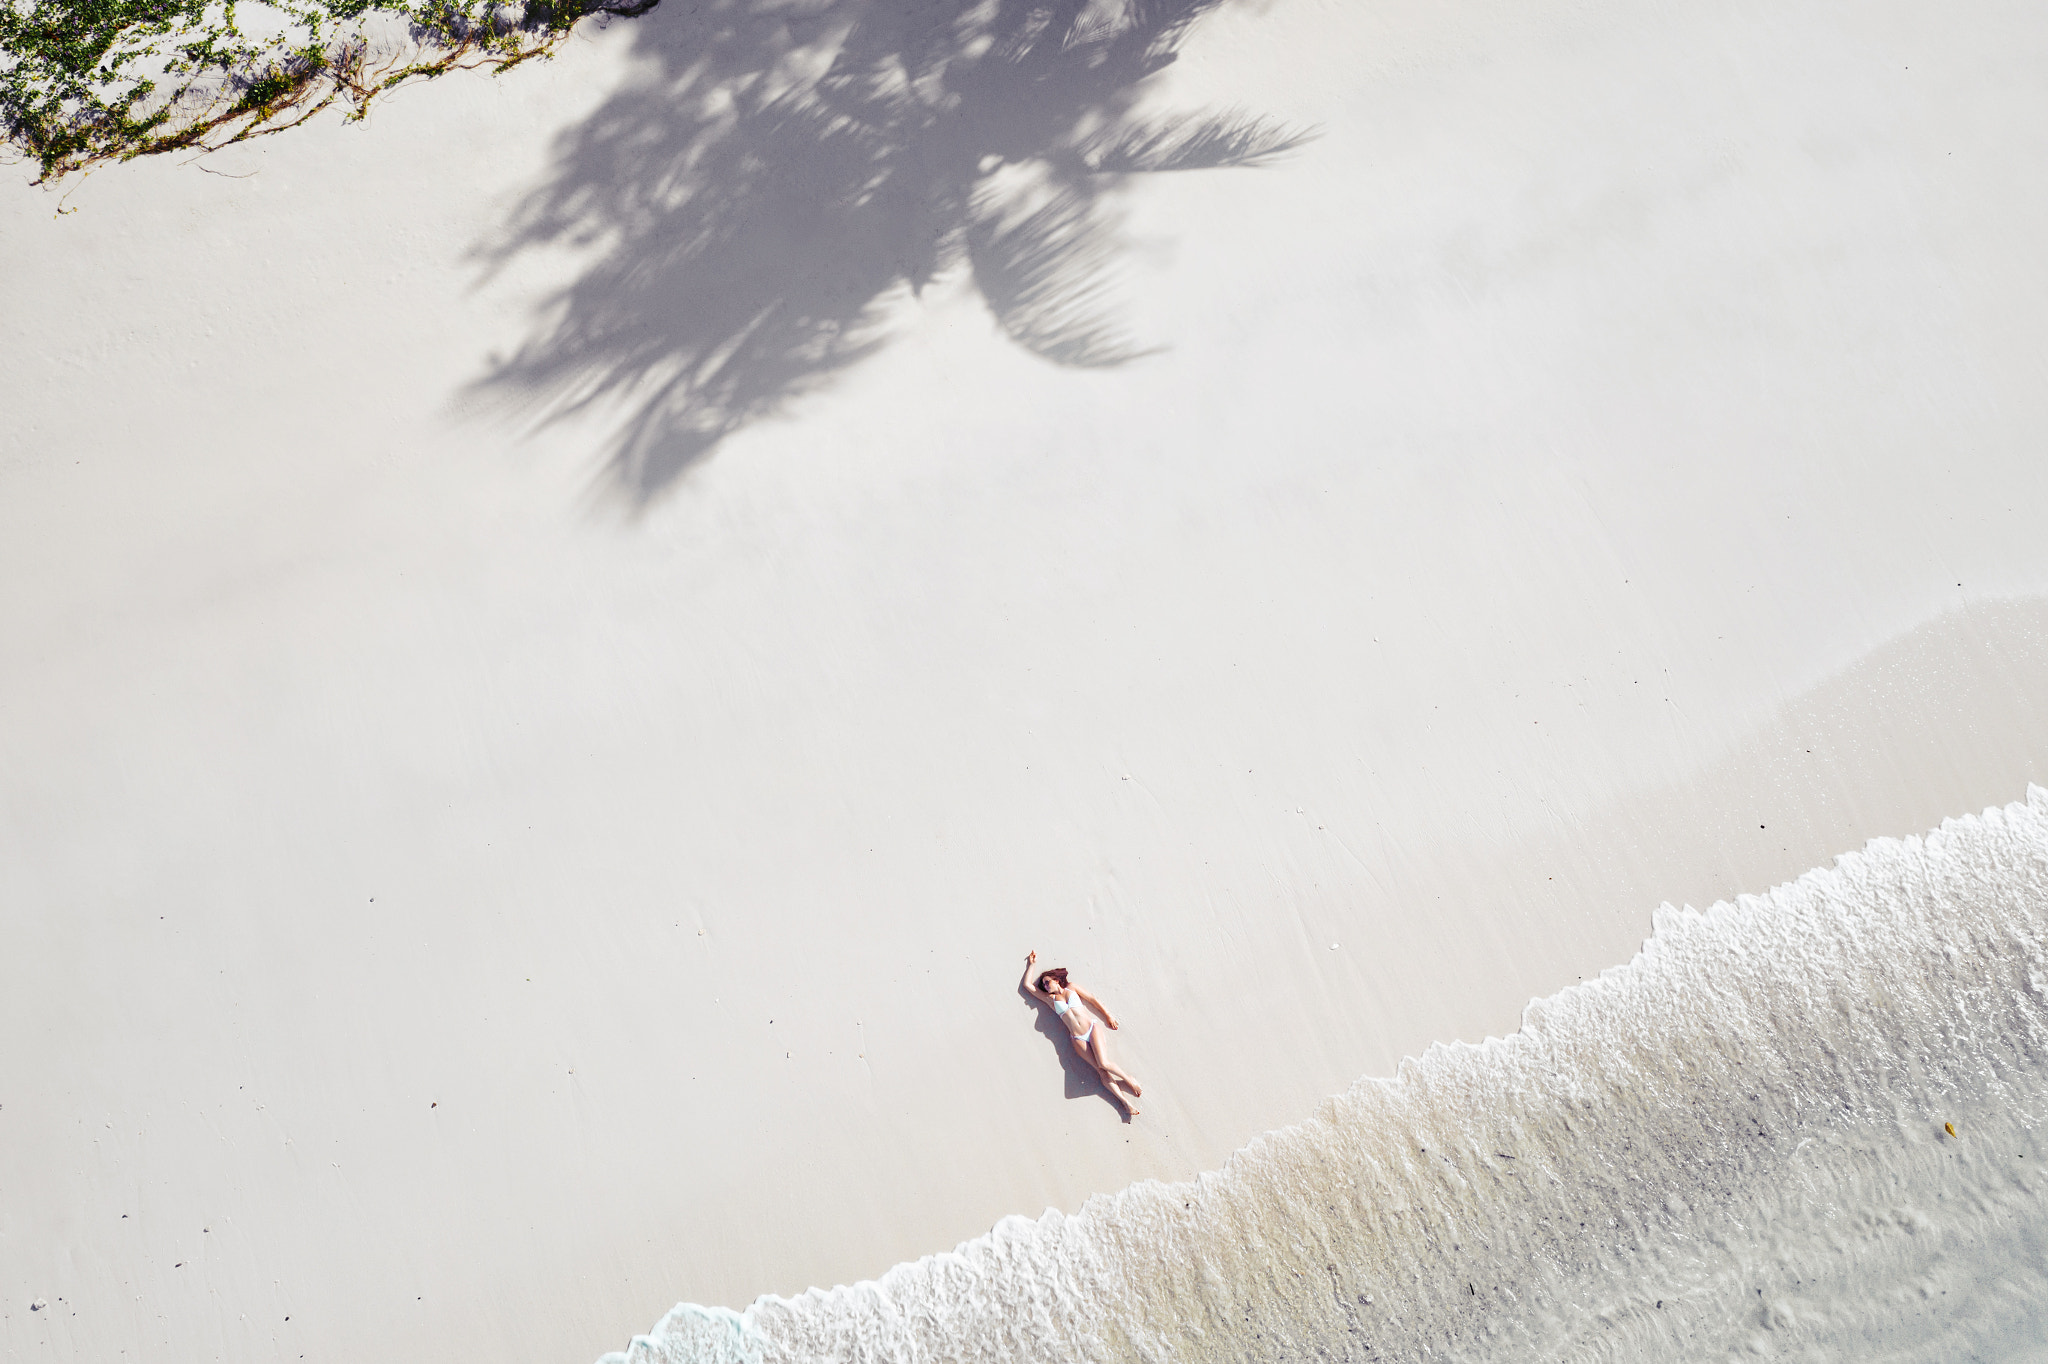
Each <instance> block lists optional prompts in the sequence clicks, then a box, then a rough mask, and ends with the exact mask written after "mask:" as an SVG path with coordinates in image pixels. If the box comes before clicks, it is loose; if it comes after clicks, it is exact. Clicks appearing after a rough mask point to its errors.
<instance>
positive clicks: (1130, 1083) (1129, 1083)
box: [1123, 1079, 1145, 1099]
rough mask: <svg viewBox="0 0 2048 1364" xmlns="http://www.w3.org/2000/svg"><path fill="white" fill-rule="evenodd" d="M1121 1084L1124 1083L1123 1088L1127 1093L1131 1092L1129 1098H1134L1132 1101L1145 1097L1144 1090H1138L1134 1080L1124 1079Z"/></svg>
mask: <svg viewBox="0 0 2048 1364" xmlns="http://www.w3.org/2000/svg"><path fill="white" fill-rule="evenodd" d="M1123 1083H1124V1088H1125V1089H1128V1090H1129V1091H1131V1097H1132V1098H1134V1099H1142V1098H1144V1097H1145V1091H1144V1090H1142V1089H1140V1088H1138V1082H1137V1081H1136V1080H1132V1079H1126V1080H1125V1081H1124V1082H1123Z"/></svg>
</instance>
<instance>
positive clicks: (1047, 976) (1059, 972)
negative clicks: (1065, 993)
mask: <svg viewBox="0 0 2048 1364" xmlns="http://www.w3.org/2000/svg"><path fill="white" fill-rule="evenodd" d="M1049 980H1056V981H1058V982H1059V983H1060V988H1061V989H1062V990H1065V989H1069V988H1071V987H1070V986H1068V984H1067V968H1066V967H1064V966H1055V967H1053V968H1052V969H1051V970H1050V971H1040V972H1039V973H1038V989H1039V993H1041V994H1048V995H1049V994H1051V993H1052V991H1050V990H1048V989H1046V988H1045V983H1046V982H1047V981H1049Z"/></svg>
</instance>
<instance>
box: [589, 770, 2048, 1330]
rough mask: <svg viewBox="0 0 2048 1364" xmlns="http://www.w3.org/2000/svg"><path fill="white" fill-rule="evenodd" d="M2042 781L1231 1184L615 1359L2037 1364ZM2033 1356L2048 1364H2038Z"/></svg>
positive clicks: (1093, 1209) (1055, 1228)
mask: <svg viewBox="0 0 2048 1364" xmlns="http://www.w3.org/2000/svg"><path fill="white" fill-rule="evenodd" d="M2044 1063H2048V789H2043V788H2040V787H2032V788H2030V789H2029V791H2028V799H2027V801H2026V802H2024V803H2019V804H2014V805H2009V806H2006V807H2004V808H2003V809H1991V810H1987V811H1985V812H1984V813H1983V814H1982V815H1979V816H1972V817H1966V818H1962V819H1954V820H1950V821H1948V822H1946V823H1944V824H1943V825H1942V827H1941V828H1940V829H1939V830H1937V831H1935V832H1933V833H1931V834H1928V835H1927V836H1925V837H1923V838H1908V839H1905V840H1894V839H1880V840H1876V841H1874V842H1872V843H1871V844H1869V845H1868V846H1867V847H1866V848H1864V849H1863V851H1861V852H1858V853H1852V854H1849V855H1846V856H1843V857H1841V858H1838V859H1837V861H1836V864H1835V865H1834V866H1833V867H1832V868H1825V869H1821V870H1816V871H1812V872H1809V873H1807V874H1806V875H1805V876H1803V877H1801V878H1800V879H1799V880H1798V881H1796V882H1794V883H1792V884H1789V885H1785V886H1780V887H1779V888H1777V889H1776V890H1773V891H1771V892H1770V893H1769V894H1766V895H1757V896H1744V897H1742V898H1740V899H1738V900H1736V901H1735V902H1734V903H1732V904H1728V903H1723V904H1718V905H1715V906H1714V907H1713V908H1712V909H1711V910H1708V911H1706V912H1704V913H1701V912H1698V911H1694V910H1685V911H1679V910H1674V909H1672V908H1671V907H1670V906H1668V905H1667V906H1665V907H1664V908H1663V909H1662V910H1660V911H1659V912H1658V914H1657V916H1656V921H1655V932H1654V934H1653V935H1652V936H1651V938H1650V939H1649V940H1648V941H1647V942H1646V943H1645V944H1644V946H1643V949H1642V951H1641V952H1640V953H1639V954H1638V955H1637V956H1636V958H1635V960H1634V961H1632V962H1630V963H1629V964H1628V965H1627V966H1622V967H1616V968H1614V969H1612V970H1609V971H1607V972H1605V973H1604V974H1603V975H1601V976H1600V978H1599V979H1597V980H1594V981H1590V982H1588V983H1586V984H1583V985H1577V986H1574V987H1572V988H1570V989H1567V990H1564V991H1562V992H1560V993H1558V994H1556V995H1553V996H1551V997H1550V998H1548V999H1545V1000H1540V1001H1537V1002H1536V1003H1533V1004H1531V1005H1530V1006H1529V1008H1528V1010H1527V1012H1526V1013H1525V1015H1524V1017H1523V1022H1522V1027H1521V1030H1520V1031H1519V1032H1517V1033H1516V1034H1515V1035H1514V1036H1512V1037H1509V1038H1507V1039H1505V1040H1489V1041H1488V1042H1486V1043H1485V1044H1484V1045H1481V1046H1469V1045H1463V1044H1460V1045H1456V1046H1439V1047H1435V1048H1432V1049H1431V1050H1430V1051H1429V1052H1428V1053H1427V1054H1426V1055H1425V1056H1423V1057H1422V1058H1421V1059H1419V1060H1409V1061H1407V1062H1404V1063H1403V1064H1402V1066H1401V1069H1400V1073H1399V1075H1398V1076H1397V1077H1395V1078H1394V1079H1391V1080H1386V1079H1367V1080H1362V1081H1360V1082H1359V1083H1358V1084H1356V1085H1354V1086H1353V1087H1352V1088H1351V1090H1350V1092H1348V1093H1346V1094H1344V1095H1342V1096H1341V1097H1338V1098H1334V1099H1330V1100H1328V1101H1326V1102H1325V1103H1324V1104H1323V1105H1322V1107H1321V1109H1320V1111H1319V1112H1318V1113H1317V1114H1316V1115H1315V1117H1314V1118H1313V1119H1311V1120H1310V1121H1308V1122H1306V1123H1303V1124H1301V1125H1300V1126H1297V1127H1292V1128H1288V1129H1286V1130H1284V1131H1280V1132H1274V1133H1270V1134H1268V1135H1266V1136H1264V1137H1261V1138H1259V1139H1258V1140H1256V1141H1254V1142H1252V1143H1251V1145H1249V1146H1248V1147H1246V1148H1245V1149H1244V1150H1242V1151H1239V1152H1238V1153H1237V1154H1235V1155H1234V1156H1232V1157H1231V1158H1230V1160H1229V1161H1228V1162H1227V1163H1226V1164H1225V1166H1224V1168H1223V1169H1222V1170H1220V1171H1217V1172H1215V1173H1211V1174H1205V1175H1203V1176H1201V1177H1200V1178H1199V1179H1196V1180H1193V1181H1191V1182H1188V1183H1184V1184H1162V1183H1158V1182H1156V1181H1155V1182H1147V1183H1143V1184H1138V1185H1134V1186H1132V1187H1131V1188H1128V1189H1125V1190H1123V1191H1122V1192H1120V1193H1117V1194H1114V1195H1108V1196H1103V1197H1098V1198H1094V1199H1091V1200H1090V1201H1089V1202H1088V1203H1087V1204H1086V1205H1085V1206H1084V1207H1083V1208H1082V1209H1081V1210H1080V1212H1078V1213H1076V1214H1073V1215H1071V1216H1068V1215H1063V1214H1061V1213H1058V1212H1048V1213H1047V1214H1045V1216H1043V1217H1041V1218H1038V1219H1037V1220H1035V1221H1034V1220H1029V1219H1026V1218H1023V1217H1011V1218H1007V1219H1005V1220H1004V1221H1003V1222H1002V1223H1000V1224H999V1225H997V1227H996V1228H995V1229H994V1230H993V1231H992V1232H990V1233H989V1234H988V1235H986V1236H983V1237H980V1238H979V1239H977V1240H974V1241H969V1242H967V1243H965V1244H963V1245H961V1246H960V1247H959V1248H958V1249H956V1250H954V1251H952V1252H951V1253H949V1254H942V1255H932V1256H927V1257H926V1258H924V1259H922V1260H919V1261H917V1262H916V1263H914V1264H904V1265H898V1266H897V1267H896V1268H894V1269H892V1270H890V1271H889V1272H888V1273H886V1274H884V1275H883V1276H882V1277H881V1278H880V1279H879V1280H877V1281H875V1282H872V1283H862V1284H856V1285H854V1286H852V1287H842V1288H835V1289H832V1290H831V1291H829V1292H826V1291H821V1290H816V1289H814V1290H812V1291H810V1292H808V1293H805V1294H803V1295H802V1296H800V1297H796V1298H780V1297H764V1298H762V1299H760V1300H759V1301H758V1302H756V1303H755V1304H754V1305H753V1306H752V1307H750V1308H748V1309H747V1310H746V1311H745V1312H741V1313H735V1312H731V1311H728V1310H725V1309H720V1308H703V1307H698V1306H695V1305H691V1304H684V1305H681V1306H678V1307H676V1308H675V1309H674V1310H673V1311H671V1312H670V1313H669V1314H668V1315H667V1316H666V1317H665V1318H664V1319H663V1320H662V1322H661V1324H660V1325H659V1326H657V1327H656V1328H655V1330H654V1331H653V1332H652V1333H651V1334H649V1335H646V1336H641V1337H637V1338H635V1340H634V1341H633V1343H632V1345H631V1346H630V1347H629V1348H628V1349H627V1350H626V1351H624V1352H623V1353H615V1354H610V1355H607V1356H605V1358H604V1361H602V1364H685V1362H686V1361H688V1362H689V1364H700V1362H702V1364H710V1362H711V1361H718V1362H719V1364H724V1362H725V1361H748V1362H749V1364H783V1362H785V1361H787V1362H789V1364H795V1362H796V1361H805V1362H806V1364H808V1362H809V1361H822V1360H832V1361H846V1364H855V1362H857V1361H861V1362H864V1361H878V1362H879V1361H891V1364H922V1362H923V1361H941V1360H943V1361H990V1362H991V1364H993V1362H994V1361H1005V1362H1006V1364H1007V1362H1008V1361H1020V1360H1045V1361H1062V1364H1064V1362H1065V1361H1077V1360H1091V1361H1092V1360H1102V1361H1109V1360H1146V1361H1161V1362H1163V1361H1189V1362H1190V1364H1195V1362H1201V1361H1225V1360H1233V1361H1234V1360H1294V1359H1328V1360H1380V1359H1386V1360H1397V1359H1399V1360H1408V1359H1436V1360H1475V1361H1476V1360H1515V1361H1522V1360H1538V1359H1566V1358H1569V1359H1617V1360H1631V1359H1652V1358H1654V1359H1673V1358H1686V1359H1690V1358H1704V1357H1724V1356H1727V1355H1729V1354H1735V1353H1746V1354H1758V1355H1761V1356H1764V1357H1769V1358H1780V1359H1811V1360H1816V1361H1818V1360H1829V1361H1836V1360H1840V1359H1842V1358H1845V1357H1852V1356H1853V1357H1856V1358H1858V1359H1859V1360H1861V1361H1868V1362H1869V1364H1881V1362H1882V1361H1890V1360H1902V1361H1903V1360H1923V1359H1932V1358H1942V1359H1965V1358H1975V1359H1996V1360H2016V1359H2020V1358H2027V1359H2033V1358H2036V1355H2035V1353H2034V1352H2036V1351H2039V1350H2041V1349H2042V1346H2043V1342H2048V1170H2044V1169H2043V1168H2042V1167H2043V1165H2044V1164H2048V1150H2044V1149H2043V1143H2042V1142H2041V1141H2040V1139H2039V1137H2040V1133H2039V1130H2038V1129H2039V1126H2040V1123H2041V1120H2042V1116H2043V1114H2044V1113H2048V1064H2044ZM2039 1357H2041V1358H2048V1354H2042V1355H2040V1356H2039Z"/></svg>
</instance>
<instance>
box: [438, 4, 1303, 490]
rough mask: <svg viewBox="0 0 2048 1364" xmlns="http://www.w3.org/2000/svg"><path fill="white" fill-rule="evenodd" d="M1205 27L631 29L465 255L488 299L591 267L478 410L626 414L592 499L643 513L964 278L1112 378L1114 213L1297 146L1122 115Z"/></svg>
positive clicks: (1027, 336) (774, 13)
mask: <svg viewBox="0 0 2048 1364" xmlns="http://www.w3.org/2000/svg"><path fill="white" fill-rule="evenodd" d="M1221 3H1223V0H978V3H977V2H975V0H784V2H778V0H703V3H693V2H692V0H669V2H668V3H667V4H666V5H663V6H661V7H660V8H658V9H656V10H654V11H653V13H651V14H650V15H648V16H647V17H645V18H642V19H637V20H635V21H634V24H635V28H634V30H633V38H632V42H633V56H634V58H635V69H636V71H637V74H636V76H635V77H634V78H633V79H631V80H630V81H629V82H628V83H627V84H626V85H625V86H624V87H623V88H622V89H620V90H619V91H618V92H617V93H615V94H614V95H612V96H611V97H610V98H609V99H608V100H607V101H606V102H605V103H604V105H603V106H602V107H600V108H599V109H598V110H597V112H596V113H595V114H593V115H592V116H591V117H590V118H588V119H587V120H585V121H584V122H583V123H582V124H581V125H580V126H579V127H577V128H575V129H574V130H572V131H570V132H569V133H567V134H565V135H564V136H563V138H562V140H561V142H560V144H559V145H558V146H557V148H556V152H555V159H554V165H553V168H552V170H551V171H550V172H549V174H548V177H547V178H546V180H545V181H544V182H543V183H542V184H541V185H540V186H539V187H538V188H537V189H536V190H535V191H534V192H533V194H532V195H531V196H530V197H529V198H528V199H527V201H526V202H525V203H524V204H523V205H522V206H521V208H520V209H519V210H518V212H517V213H516V214H515V215H514V217H513V220H512V222H511V223H510V224H509V226H508V228H507V230H506V231H505V233H504V234H503V235H502V236H501V237H500V238H499V239H498V240H496V241H494V242H492V243H490V244H489V245H487V246H485V247H483V248H480V249H479V251H478V256H479V259H480V261H481V263H482V265H483V266H484V268H485V270H486V272H487V273H489V272H492V271H495V270H497V269H499V268H502V267H503V266H505V265H507V264H508V263H509V262H511V261H512V260H514V259H516V258H519V257H521V256H524V255H526V254H528V253H532V252H537V251H549V250H555V249H560V248H563V247H574V248H583V249H591V248H595V262H594V264H592V265H591V266H590V267H589V268H587V269H586V270H585V271H584V273H583V274H582V276H581V277H580V278H578V279H577V280H576V281H575V282H574V283H572V284H570V285H569V286H568V287H567V288H565V289H563V290H562V291H561V292H560V293H559V294H558V295H557V296H556V297H555V298H554V299H552V300H551V302H550V305H549V307H548V309H547V311H546V313H545V315H544V316H543V318H542V319H541V320H540V321H539V323H538V325H537V327H536V329H535V331H534V334H533V335H532V336H531V337H530V338H529V339H528V340H527V341H526V342H525V343H524V344H523V345H521V347H520V348H519V349H518V350H517V351H516V352H514V353H513V354H511V355H510V356H508V357H504V358H500V359H497V360H495V361H494V362H493V364H492V366H491V368H490V369H489V371H488V372H487V373H486V374H485V375H484V376H483V377H481V378H480V379H479V380H477V381H476V383H475V385H474V386H473V389H472V393H473V395H474V396H477V397H481V398H483V399H484V400H485V402H486V403H487V404H488V405H490V406H493V407H496V408H498V409H499V410H501V411H504V412H509V413H513V414H517V415H523V416H526V417H529V418H537V419H540V420H547V419H550V418H558V417H563V416H567V415H569V414H571V413H575V412H579V411H583V410H586V409H592V408H599V407H605V408H616V409H618V410H620V411H622V412H623V413H624V420H623V423H622V425H621V427H620V429H619V432H618V434H617V436H616V437H615V439H614V441H613V443H612V445H611V448H610V450H609V451H608V459H607V466H606V467H607V479H606V482H607V483H608V484H610V485H611V486H612V487H613V488H614V490H615V491H617V492H619V493H621V494H623V495H624V496H625V497H626V499H627V500H628V501H629V502H631V503H632V504H634V505H645V504H646V503H647V502H648V501H650V500H651V499H652V498H654V497H655V496H657V495H658V494H659V493H661V492H662V490H663V489H665V488H667V487H669V486H670V485H672V484H673V483H674V482H675V480H676V479H677V478H678V477H679V476H681V475H682V474H683V473H684V472H685V471H687V470H688V469H689V468H690V467H691V466H692V465H694V464H696V463H697V462H698V461H700V460H702V459H703V458H705V457H706V456H707V455H709V454H710V453H711V452H712V451H713V450H715V449H716V448H717V446H718V444H719V442H720V441H722V440H723V439H725V437H727V436H729V435H731V434H732V433H733V432H735V431H737V430H738V429H740V428H741V427H743V426H745V425H746V424H747V423H748V422H750V421H753V420H754V419H756V418H758V417H761V416H763V415H765V414H767V413H769V412H771V411H773V410H775V409H776V408H777V407H778V406H779V405H781V404H782V403H784V402H786V401H788V400H789V399H791V398H794V397H796V396H798V395H801V394H803V393H805V392H807V391H810V390H812V389H815V388H817V387H818V386H819V385H821V384H823V383H825V382H826V381H827V380H829V379H831V378H832V377H833V376H835V375H837V374H838V373H839V372H840V371H842V370H844V369H846V368H847V367H848V366H850V365H852V364H854V363H855V362H856V361H858V360H860V359H861V358H863V357H864V356H867V355H869V354H871V353H872V352H873V351H875V350H876V349H877V348H878V347H879V346H881V345H882V344H883V343H884V342H885V340H886V339H887V335H886V324H885V314H886V312H887V304H888V303H889V301H890V300H891V299H892V298H894V297H900V293H901V291H902V290H904V289H906V288H907V289H908V290H910V291H913V292H915V291H918V290H921V289H922V288H923V287H924V286H925V285H926V284H928V283H929V282H931V281H932V279H933V278H934V277H936V276H937V275H939V274H940V273H941V272H946V271H951V270H952V269H954V268H955V267H958V266H962V265H964V266H965V267H966V269H967V271H968V272H969V275H970V277H971V280H972V282H973V285H974V287H975V288H976V289H977V290H978V291H979V293H980V295H981V297H982V298H983V299H984V300H986V302H987V304H988V306H989V308H990V309H991V310H992V312H993V313H994V315H995V317H996V319H997V320H998V322H999V323H1000V325H1001V326H1002V328H1003V330H1004V332H1006V333H1007V334H1008V335H1009V336H1010V337H1011V338H1012V339H1013V340H1015V341H1016V342H1017V343H1018V344H1020V345H1022V346H1025V347H1027V348H1028V349H1030V350H1031V351H1033V352H1035V353H1037V354H1038V355H1041V356H1043V357H1045V358H1046V359H1048V360H1050V361H1052V362H1054V363H1056V364H1061V365H1072V366H1080V367H1102V366H1110V365H1117V364H1121V363H1123V362H1125V361H1127V360H1130V359H1132V358H1133V357H1135V356H1136V355H1138V354H1140V353H1142V352H1141V349H1140V348H1139V347H1138V346H1137V345H1135V344H1134V343H1133V342H1132V341H1131V340H1130V339H1129V338H1128V336H1127V335H1126V334H1125V332H1124V330H1123V328H1122V327H1121V326H1120V325H1119V324H1118V322H1117V320H1116V317H1115V316H1114V310H1113V308H1112V307H1111V306H1110V299H1109V285H1110V283H1111V280H1112V276H1113V272H1114V266H1115V254H1116V250H1117V236H1118V225H1119V218H1118V214H1117V210H1116V205H1115V201H1114V192H1115V191H1116V190H1117V189H1118V188H1119V187H1120V186H1122V185H1123V184H1125V183H1126V182H1127V181H1128V180H1129V179H1130V177H1132V176H1135V175H1143V174H1152V173H1159V172H1165V171H1177V170H1197V169H1208V168H1216V167H1225V166H1256V165H1259V164H1261V163H1263V162H1266V161H1269V160H1271V159H1272V158H1274V157H1277V156H1279V155H1281V154H1282V153H1284V152H1286V151H1288V150H1290V149H1292V148H1294V147H1295V146H1298V145H1299V144H1300V143H1301V142H1303V141H1304V140H1306V138H1307V137H1308V136H1309V134H1307V133H1305V132H1303V131H1301V130H1296V129H1291V128H1288V127H1284V126H1281V125H1279V124H1277V123H1274V122H1271V121H1269V120H1266V119H1262V118H1260V117H1257V116H1255V115H1251V114H1246V113H1243V112H1235V111H1232V112H1222V113H1209V114H1191V115H1184V116H1178V117H1165V118H1161V117H1145V116H1140V115H1138V114H1137V113H1135V112H1134V108H1135V105H1136V102H1137V99H1138V96H1139V93H1140V91H1141V88H1142V87H1143V86H1144V84H1145V82H1146V81H1147V79H1148V78H1149V77H1151V76H1153V75H1155V74H1156V73H1157V72H1158V71H1160V70H1161V69H1162V68H1163V67H1165V66H1166V65H1168V64H1169V63H1170V62H1172V61H1173V59H1174V55H1175V52H1176V51H1177V49H1178V48H1179V46H1180V45H1181V43H1182V42H1183V41H1184V40H1185V38H1186V36H1187V32H1188V28H1189V26H1190V25H1191V24H1192V23H1194V22H1195V20H1197V19H1199V18H1200V17H1201V16H1202V15H1203V14H1205V13H1207V12H1208V11H1210V10H1212V9H1214V8H1216V7H1217V6H1218V5H1219V4H1221Z"/></svg>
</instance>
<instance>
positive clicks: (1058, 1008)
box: [1052, 999, 1081, 1018]
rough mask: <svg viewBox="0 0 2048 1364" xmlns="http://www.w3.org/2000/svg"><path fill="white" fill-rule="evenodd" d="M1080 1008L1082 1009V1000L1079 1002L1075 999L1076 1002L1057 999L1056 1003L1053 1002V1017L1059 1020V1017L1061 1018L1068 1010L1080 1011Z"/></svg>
mask: <svg viewBox="0 0 2048 1364" xmlns="http://www.w3.org/2000/svg"><path fill="white" fill-rule="evenodd" d="M1080 1007H1081V1001H1080V1000H1078V999H1075V1000H1065V999H1055V1000H1054V1001H1053V1002H1052V1012H1053V1017H1055V1018H1057V1017H1059V1016H1060V1015H1061V1014H1063V1013H1065V1012H1066V1011H1067V1010H1069V1009H1078V1008H1080Z"/></svg>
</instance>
